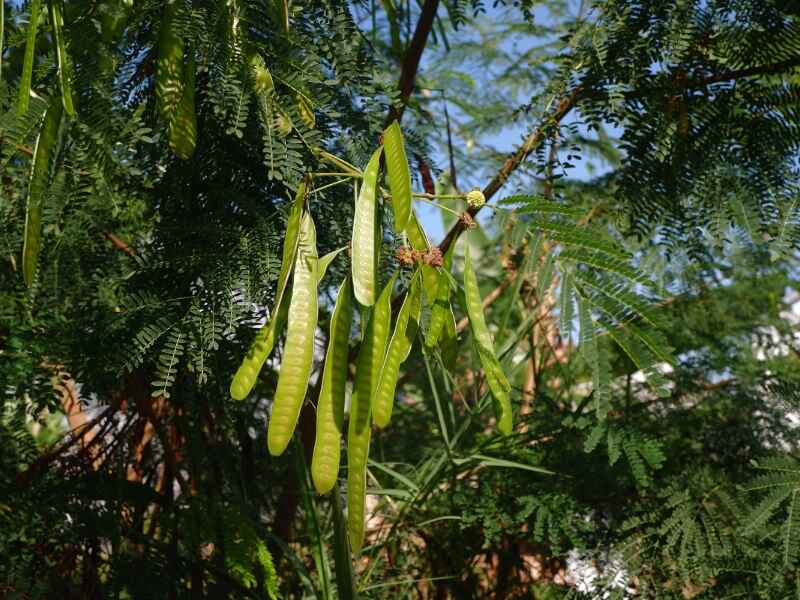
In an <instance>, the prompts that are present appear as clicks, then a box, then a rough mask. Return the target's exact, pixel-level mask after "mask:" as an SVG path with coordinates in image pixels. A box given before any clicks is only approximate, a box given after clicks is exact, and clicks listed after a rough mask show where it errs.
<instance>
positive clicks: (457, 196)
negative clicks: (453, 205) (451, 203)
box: [411, 192, 466, 200]
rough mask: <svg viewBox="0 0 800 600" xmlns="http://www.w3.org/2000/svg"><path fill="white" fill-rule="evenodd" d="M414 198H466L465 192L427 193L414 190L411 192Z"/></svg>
mask: <svg viewBox="0 0 800 600" xmlns="http://www.w3.org/2000/svg"><path fill="white" fill-rule="evenodd" d="M411 195H412V196H414V198H428V199H430V200H436V199H437V198H438V199H439V200H464V199H465V198H466V196H464V194H426V193H423V192H414V193H413V194H411Z"/></svg>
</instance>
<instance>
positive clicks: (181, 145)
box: [169, 52, 197, 160]
mask: <svg viewBox="0 0 800 600" xmlns="http://www.w3.org/2000/svg"><path fill="white" fill-rule="evenodd" d="M196 69H197V67H196V65H195V61H194V55H193V54H192V53H191V52H190V54H189V60H188V61H187V62H186V67H185V69H184V79H183V86H182V88H183V93H182V96H181V101H180V104H178V108H177V109H176V110H175V113H174V114H173V115H172V120H171V121H170V123H169V147H170V149H171V150H172V151H173V152H174V153H175V155H176V156H177V157H178V158H180V159H183V160H187V159H188V158H190V157H191V156H192V154H194V148H195V145H196V144H197V112H196V108H195V100H194V92H195V89H194V88H195V76H196V73H195V71H196Z"/></svg>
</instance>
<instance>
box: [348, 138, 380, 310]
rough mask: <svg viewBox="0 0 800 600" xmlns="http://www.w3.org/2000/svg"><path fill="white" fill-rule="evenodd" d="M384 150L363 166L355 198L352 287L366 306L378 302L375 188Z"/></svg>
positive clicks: (358, 298) (375, 153) (357, 298)
mask: <svg viewBox="0 0 800 600" xmlns="http://www.w3.org/2000/svg"><path fill="white" fill-rule="evenodd" d="M381 152H383V148H378V149H377V150H375V152H374V153H373V154H372V158H370V159H369V162H368V163H367V166H366V168H365V169H364V179H363V181H362V184H361V191H360V192H359V194H358V199H357V200H356V206H355V212H354V216H353V241H352V244H353V258H352V260H351V265H352V270H353V290H354V292H355V295H356V300H358V301H359V303H361V304H363V305H364V306H372V305H373V304H374V303H375V286H376V285H377V283H376V279H377V274H378V256H377V253H376V251H377V249H378V248H379V246H377V244H376V239H375V238H376V235H375V233H376V229H377V214H378V210H377V209H378V206H377V203H376V200H375V190H376V188H377V185H378V170H379V169H380V166H381Z"/></svg>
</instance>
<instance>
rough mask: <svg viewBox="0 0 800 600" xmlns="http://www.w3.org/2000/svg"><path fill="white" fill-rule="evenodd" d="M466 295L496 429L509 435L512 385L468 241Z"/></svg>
mask: <svg viewBox="0 0 800 600" xmlns="http://www.w3.org/2000/svg"><path fill="white" fill-rule="evenodd" d="M464 297H465V300H466V304H467V315H468V316H469V323H470V326H471V328H472V337H473V339H474V341H475V344H476V346H477V347H478V356H479V357H480V359H481V365H482V366H483V371H484V373H485V374H486V383H487V384H488V385H489V389H490V391H491V392H492V396H493V398H494V409H495V415H496V417H497V428H498V429H499V430H500V432H501V433H503V434H505V435H508V434H510V433H511V431H512V428H513V423H512V414H511V400H510V399H509V397H508V392H509V390H510V389H511V386H510V385H509V383H508V380H507V379H506V376H505V374H504V373H503V369H502V367H501V366H500V361H498V360H497V357H496V356H495V353H494V342H493V341H492V335H491V334H490V333H489V328H488V327H487V326H486V321H485V320H484V316H483V307H482V301H481V294H480V290H479V289H478V280H477V278H476V277H475V272H474V271H473V270H472V259H471V258H470V252H469V244H467V249H466V253H465V260H464Z"/></svg>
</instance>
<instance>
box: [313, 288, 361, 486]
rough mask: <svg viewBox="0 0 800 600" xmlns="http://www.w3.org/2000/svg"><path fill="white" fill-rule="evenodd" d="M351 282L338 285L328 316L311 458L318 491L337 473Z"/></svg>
mask: <svg viewBox="0 0 800 600" xmlns="http://www.w3.org/2000/svg"><path fill="white" fill-rule="evenodd" d="M350 296H351V292H350V281H349V280H348V279H345V280H344V281H343V282H342V285H341V286H340V287H339V293H338V295H337V296H336V305H335V306H334V307H333V314H332V315H331V325H330V332H329V335H328V350H327V351H326V352H325V367H324V369H323V371H322V386H321V388H320V391H319V401H318V402H317V434H316V439H315V441H314V454H313V457H312V459H311V477H312V479H313V480H314V487H316V488H317V492H319V493H320V494H327V493H328V492H329V491H330V490H331V488H333V486H334V484H335V483H336V478H337V476H338V474H339V455H340V452H341V449H340V447H339V446H340V443H341V439H342V429H343V425H344V396H345V386H346V384H347V362H348V355H347V348H348V341H349V339H350V324H351V322H352V318H353V305H352V302H351V300H350Z"/></svg>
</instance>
